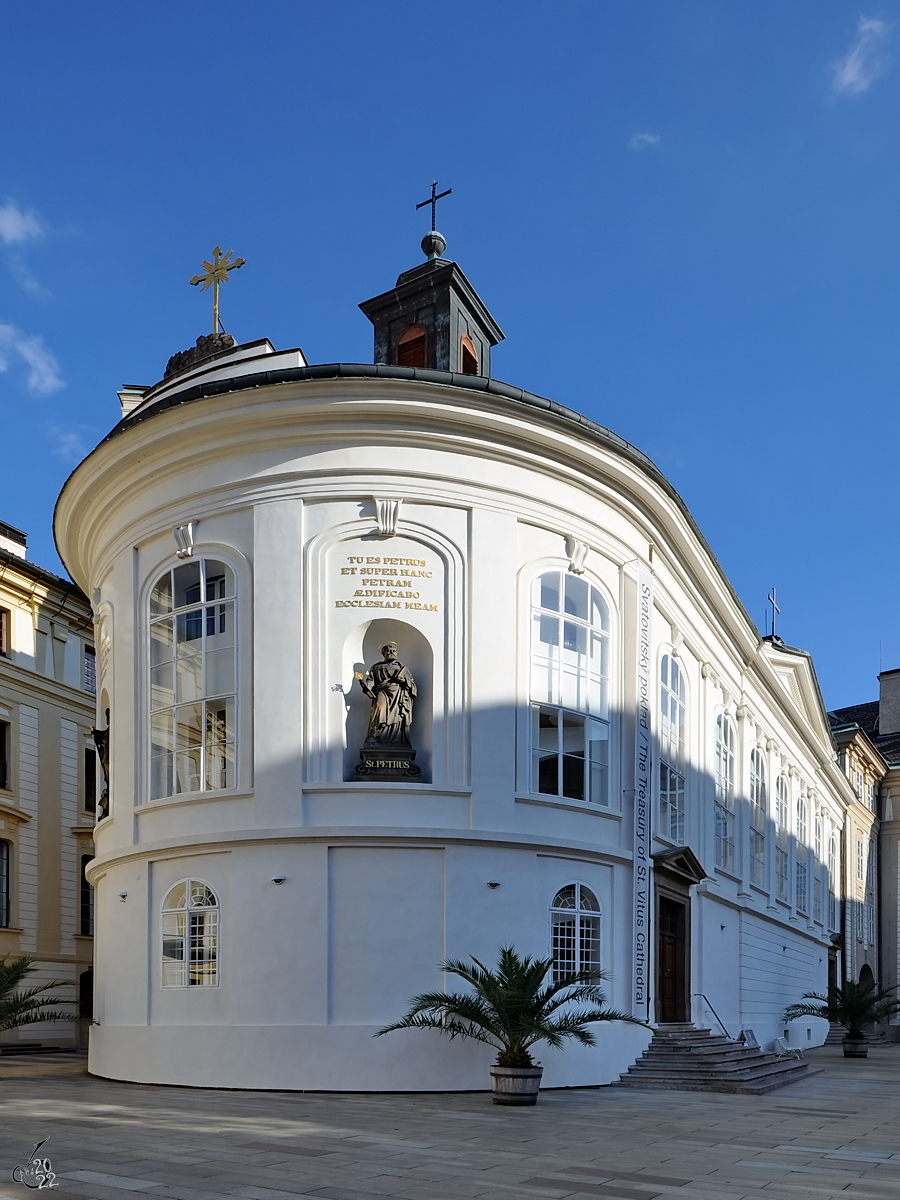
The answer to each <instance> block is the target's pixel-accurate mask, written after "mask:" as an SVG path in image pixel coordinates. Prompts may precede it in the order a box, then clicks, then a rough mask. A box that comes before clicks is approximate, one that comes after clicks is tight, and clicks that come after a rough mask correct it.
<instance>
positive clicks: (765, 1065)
mask: <svg viewBox="0 0 900 1200" xmlns="http://www.w3.org/2000/svg"><path fill="white" fill-rule="evenodd" d="M821 1069H822V1068H821V1067H810V1066H809V1065H808V1064H807V1063H805V1062H803V1061H801V1060H800V1059H797V1058H788V1057H779V1056H778V1055H776V1054H767V1053H765V1051H763V1050H761V1049H759V1047H758V1046H752V1047H751V1046H745V1045H744V1044H743V1043H742V1042H735V1041H732V1040H731V1038H727V1037H724V1036H716V1035H714V1034H713V1033H712V1031H711V1030H709V1029H695V1028H694V1026H693V1025H657V1026H656V1028H655V1029H654V1030H653V1040H652V1041H651V1043H650V1045H649V1046H648V1047H647V1049H646V1050H645V1051H644V1053H643V1055H642V1056H641V1058H639V1059H638V1060H637V1062H636V1063H634V1064H633V1066H631V1067H629V1068H628V1070H627V1071H626V1072H625V1074H624V1075H622V1076H621V1078H620V1080H619V1082H618V1083H615V1084H613V1087H631V1088H660V1089H671V1090H673V1091H679V1092H736V1093H740V1094H743V1095H750V1096H759V1095H761V1094H762V1093H763V1092H771V1091H773V1090H774V1089H775V1088H779V1087H784V1086H785V1085H786V1084H788V1083H794V1082H796V1081H797V1080H800V1079H807V1078H809V1076H810V1075H817V1074H818V1073H819V1071H820V1070H821Z"/></svg>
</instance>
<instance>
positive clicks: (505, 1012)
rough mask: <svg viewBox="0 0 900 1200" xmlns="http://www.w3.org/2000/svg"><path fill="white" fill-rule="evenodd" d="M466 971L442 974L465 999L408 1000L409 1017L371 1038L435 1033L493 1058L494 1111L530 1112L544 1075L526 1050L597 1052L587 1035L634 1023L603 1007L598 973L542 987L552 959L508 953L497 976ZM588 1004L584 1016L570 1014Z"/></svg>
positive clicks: (457, 963) (481, 968)
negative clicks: (460, 984) (522, 1108)
mask: <svg viewBox="0 0 900 1200" xmlns="http://www.w3.org/2000/svg"><path fill="white" fill-rule="evenodd" d="M472 964H473V965H472V966H469V965H468V964H467V963H465V962H462V961H461V960H460V959H448V960H447V961H446V962H444V963H442V964H441V970H443V971H447V972H449V973H450V974H451V975H458V976H459V978H460V979H463V980H465V982H466V983H468V984H469V986H470V987H471V989H472V990H471V991H470V992H425V993H423V994H422V995H421V996H415V997H413V999H412V1001H411V1002H410V1009H409V1012H408V1013H407V1014H406V1016H405V1017H402V1018H401V1019H400V1020H399V1021H395V1022H394V1024H393V1025H386V1026H385V1028H384V1029H379V1031H378V1033H376V1034H375V1036H376V1037H382V1036H383V1035H384V1034H385V1033H392V1032H393V1031H394V1030H395V1029H437V1030H438V1031H439V1032H440V1033H443V1034H446V1035H447V1037H449V1038H450V1039H451V1040H452V1039H453V1038H457V1037H459V1038H471V1039H473V1040H474V1041H477V1042H484V1043H485V1044H486V1045H488V1046H492V1047H493V1048H494V1049H495V1050H496V1051H497V1061H496V1063H495V1064H494V1065H493V1066H492V1067H491V1091H492V1093H493V1100H494V1103H495V1104H516V1105H518V1104H536V1103H537V1097H538V1091H539V1090H540V1086H541V1074H542V1072H543V1067H542V1066H541V1064H540V1063H536V1062H535V1061H534V1059H533V1058H532V1056H531V1048H532V1047H533V1046H535V1045H536V1044H537V1043H538V1042H546V1043H547V1044H548V1045H549V1046H552V1047H553V1048H554V1049H557V1050H558V1049H560V1048H561V1047H562V1045H563V1043H564V1041H565V1039H566V1038H574V1039H575V1040H576V1041H577V1042H580V1043H581V1044H582V1045H583V1046H593V1045H595V1044H596V1039H595V1037H594V1034H593V1033H592V1032H591V1030H590V1029H589V1028H588V1026H589V1025H592V1024H594V1022H595V1021H628V1022H629V1023H630V1024H632V1025H643V1024H645V1022H643V1021H639V1020H638V1019H637V1018H636V1017H630V1016H628V1015H627V1014H626V1013H620V1012H616V1011H615V1009H611V1008H607V1007H606V1000H605V997H604V995H603V992H602V991H601V990H600V987H599V983H600V980H601V979H603V978H604V975H603V972H602V971H599V970H595V969H590V970H584V971H573V972H571V973H568V974H561V975H557V976H556V977H555V978H554V979H551V980H550V981H547V976H548V974H549V973H550V971H551V969H552V968H553V964H554V960H553V959H552V958H531V957H530V956H529V955H524V956H521V957H520V955H518V954H517V953H516V951H515V950H514V949H513V948H512V946H504V947H502V948H501V950H500V958H499V960H498V963H497V967H496V969H495V970H490V969H489V968H488V967H486V966H485V965H484V964H483V963H481V962H479V961H478V959H477V958H473V959H472ZM573 1004H588V1005H589V1007H587V1008H572V1007H571V1005H573Z"/></svg>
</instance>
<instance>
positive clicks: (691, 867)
mask: <svg viewBox="0 0 900 1200" xmlns="http://www.w3.org/2000/svg"><path fill="white" fill-rule="evenodd" d="M651 857H652V859H653V865H654V867H655V869H656V870H657V871H665V872H667V873H668V874H669V875H674V876H675V877H676V878H677V879H679V880H680V881H681V882H682V883H685V884H687V885H688V887H690V885H691V884H694V883H701V882H702V881H703V880H704V879H707V878H708V876H707V874H706V872H705V871H704V870H703V867H702V866H701V864H700V860H699V858H697V855H696V854H695V853H694V852H693V850H692V849H691V848H690V846H674V847H673V848H672V849H671V850H660V851H659V853H658V854H653V855H651Z"/></svg>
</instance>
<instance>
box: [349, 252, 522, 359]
mask: <svg viewBox="0 0 900 1200" xmlns="http://www.w3.org/2000/svg"><path fill="white" fill-rule="evenodd" d="M446 249H447V243H446V241H445V240H444V238H443V236H442V235H441V234H440V233H438V231H437V230H436V229H432V230H431V232H430V233H426V235H425V237H424V238H423V239H422V250H423V251H424V253H425V256H426V261H425V262H424V263H421V264H420V265H419V266H418V267H413V268H412V270H411V271H404V272H403V274H402V275H401V276H400V277H399V279H398V280H397V285H396V287H394V288H393V289H392V290H391V291H389V292H383V293H382V294H381V295H380V296H375V297H373V299H371V300H365V301H364V302H363V303H362V304H360V306H359V307H360V308H361V309H362V311H363V312H364V313H365V314H366V316H367V317H368V318H369V320H370V321H371V322H372V324H373V325H374V326H375V362H376V363H385V364H387V365H388V366H392V367H429V368H431V369H432V370H435V371H454V372H456V373H458V374H460V375H485V376H489V375H490V373H491V347H492V346H496V345H497V343H498V342H501V341H502V340H503V333H502V331H501V329H500V327H499V325H498V324H497V322H496V321H495V320H494V318H493V317H492V316H491V314H490V313H489V312H488V310H487V309H486V308H485V306H484V304H483V303H482V302H481V298H480V297H479V295H478V293H477V292H476V291H475V289H474V288H473V287H472V285H471V284H470V283H469V281H468V279H466V277H465V275H464V274H463V273H462V271H461V270H460V269H459V267H458V266H457V264H456V263H455V262H451V261H450V260H449V259H446V258H443V257H442V255H443V253H444V251H445V250H446Z"/></svg>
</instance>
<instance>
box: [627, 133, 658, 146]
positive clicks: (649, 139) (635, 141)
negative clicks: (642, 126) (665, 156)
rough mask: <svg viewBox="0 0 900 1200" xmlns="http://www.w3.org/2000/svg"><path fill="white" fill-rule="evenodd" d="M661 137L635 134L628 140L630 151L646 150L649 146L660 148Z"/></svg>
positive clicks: (654, 134) (652, 134) (656, 134)
mask: <svg viewBox="0 0 900 1200" xmlns="http://www.w3.org/2000/svg"><path fill="white" fill-rule="evenodd" d="M659 143H660V136H659V134H658V133H634V134H632V135H631V137H630V138H629V139H628V148H629V150H646V149H647V147H649V146H658V145H659Z"/></svg>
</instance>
